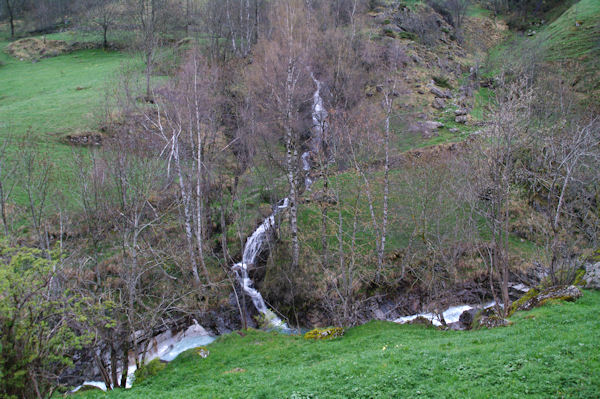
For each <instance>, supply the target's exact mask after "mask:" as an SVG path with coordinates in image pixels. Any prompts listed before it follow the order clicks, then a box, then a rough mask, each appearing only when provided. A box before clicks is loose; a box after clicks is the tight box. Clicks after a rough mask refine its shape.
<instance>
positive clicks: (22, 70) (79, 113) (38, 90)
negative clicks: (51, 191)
mask: <svg viewBox="0 0 600 399" xmlns="http://www.w3.org/2000/svg"><path fill="white" fill-rule="evenodd" d="M6 44H7V43H6V42H0V47H2V48H3V47H4V46H5V45H6ZM1 57H2V58H3V61H4V62H5V63H6V65H5V66H3V67H0V84H1V91H0V93H1V94H0V120H2V124H3V126H2V129H7V130H9V131H11V132H13V133H15V134H17V135H22V134H25V133H26V132H27V131H28V130H30V131H31V132H32V133H34V134H35V135H36V136H37V137H39V138H40V141H42V142H49V143H53V142H57V140H58V137H59V136H62V135H64V134H66V133H71V132H74V131H85V130H87V129H92V128H93V127H94V126H96V124H97V121H96V117H97V115H98V114H102V112H99V111H100V110H101V109H102V108H101V107H102V106H103V105H102V104H103V98H104V91H105V87H106V83H107V82H108V81H109V80H111V79H112V78H114V75H115V73H116V71H117V69H118V68H119V66H120V65H121V63H122V62H124V61H125V60H127V59H128V58H129V57H128V56H127V55H125V54H122V53H118V52H104V51H102V50H85V51H77V52H75V53H72V54H67V55H62V56H58V57H53V58H47V59H43V60H40V61H39V62H37V63H31V62H27V61H18V60H16V59H12V58H10V57H8V56H6V55H5V54H2V55H1ZM78 88H79V90H78ZM59 151H60V150H59Z"/></svg>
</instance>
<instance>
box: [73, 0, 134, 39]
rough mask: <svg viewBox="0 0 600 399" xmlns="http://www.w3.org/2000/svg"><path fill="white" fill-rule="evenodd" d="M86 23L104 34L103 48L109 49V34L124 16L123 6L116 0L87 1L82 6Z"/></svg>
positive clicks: (81, 11)
mask: <svg viewBox="0 0 600 399" xmlns="http://www.w3.org/2000/svg"><path fill="white" fill-rule="evenodd" d="M80 7H81V10H80V13H81V14H82V15H83V16H84V21H85V22H87V23H88V24H90V25H91V26H92V27H93V28H96V29H99V30H100V31H101V32H102V47H103V48H104V49H105V50H106V49H108V32H109V30H111V29H113V28H114V27H115V25H116V23H117V22H118V20H119V17H120V16H122V14H123V11H124V10H123V8H124V7H123V5H122V4H120V2H118V1H115V0H86V1H84V2H82V4H81V5H80Z"/></svg>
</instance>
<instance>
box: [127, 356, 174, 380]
mask: <svg viewBox="0 0 600 399" xmlns="http://www.w3.org/2000/svg"><path fill="white" fill-rule="evenodd" d="M166 366H167V365H166V363H163V362H161V361H160V359H154V360H152V361H150V362H148V363H147V364H145V365H143V366H142V367H140V368H139V369H137V370H136V371H135V380H134V384H135V385H138V384H141V383H142V382H144V381H145V380H147V379H150V378H152V377H154V376H156V375H157V374H158V373H160V372H161V371H162V370H163V369H164V368H165V367H166Z"/></svg>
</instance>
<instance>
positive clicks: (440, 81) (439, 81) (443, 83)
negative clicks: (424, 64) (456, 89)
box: [432, 76, 452, 89]
mask: <svg viewBox="0 0 600 399" xmlns="http://www.w3.org/2000/svg"><path fill="white" fill-rule="evenodd" d="M432 79H433V81H434V82H435V84H436V85H438V86H439V87H444V88H446V89H452V85H451V84H450V82H449V81H448V78H446V77H444V76H433V77H432Z"/></svg>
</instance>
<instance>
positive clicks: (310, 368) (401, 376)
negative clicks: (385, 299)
mask: <svg viewBox="0 0 600 399" xmlns="http://www.w3.org/2000/svg"><path fill="white" fill-rule="evenodd" d="M599 307H600V292H597V291H595V292H592V291H588V292H585V293H584V296H583V298H582V299H580V300H579V301H578V302H576V303H560V304H554V305H549V306H546V307H543V308H538V309H535V310H533V311H530V312H518V313H516V314H515V315H514V316H513V317H512V318H511V321H512V322H513V324H512V325H511V326H509V327H503V328H496V329H492V330H478V331H440V330H437V329H435V328H432V327H424V326H417V325H397V324H394V323H390V322H379V321H373V322H370V323H368V324H366V325H362V326H359V327H354V328H351V329H349V330H347V332H346V334H345V336H343V337H342V338H338V339H335V340H333V341H327V342H313V341H307V340H305V339H304V338H302V337H299V336H286V335H281V334H277V333H267V332H261V331H253V330H251V331H246V332H243V333H237V332H234V333H232V334H229V335H225V336H222V337H220V338H219V339H218V340H217V341H216V342H215V343H213V344H211V345H209V346H208V348H209V350H210V356H209V357H208V358H206V359H203V358H201V357H200V356H198V355H197V354H196V351H195V350H190V351H188V352H185V353H183V354H182V355H180V356H179V357H178V358H177V359H176V360H175V361H173V362H172V363H169V364H168V365H167V367H166V369H164V370H163V371H162V372H160V373H159V374H158V375H157V376H155V377H154V378H151V379H148V380H146V381H144V382H143V383H141V384H139V385H138V386H136V385H134V387H133V389H131V390H127V391H115V392H111V393H100V392H97V391H95V392H84V393H80V394H77V395H76V396H75V397H77V398H82V399H100V398H106V399H138V398H140V399H141V398H144V399H147V398H156V399H162V398H215V399H216V398H313V399H316V398H321V399H324V398H340V399H341V398H523V397H528V398H593V397H597V395H598V393H599V392H600V319H598V318H597V317H594V316H593V315H594V314H595V313H596V312H597V311H598V308H599Z"/></svg>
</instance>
